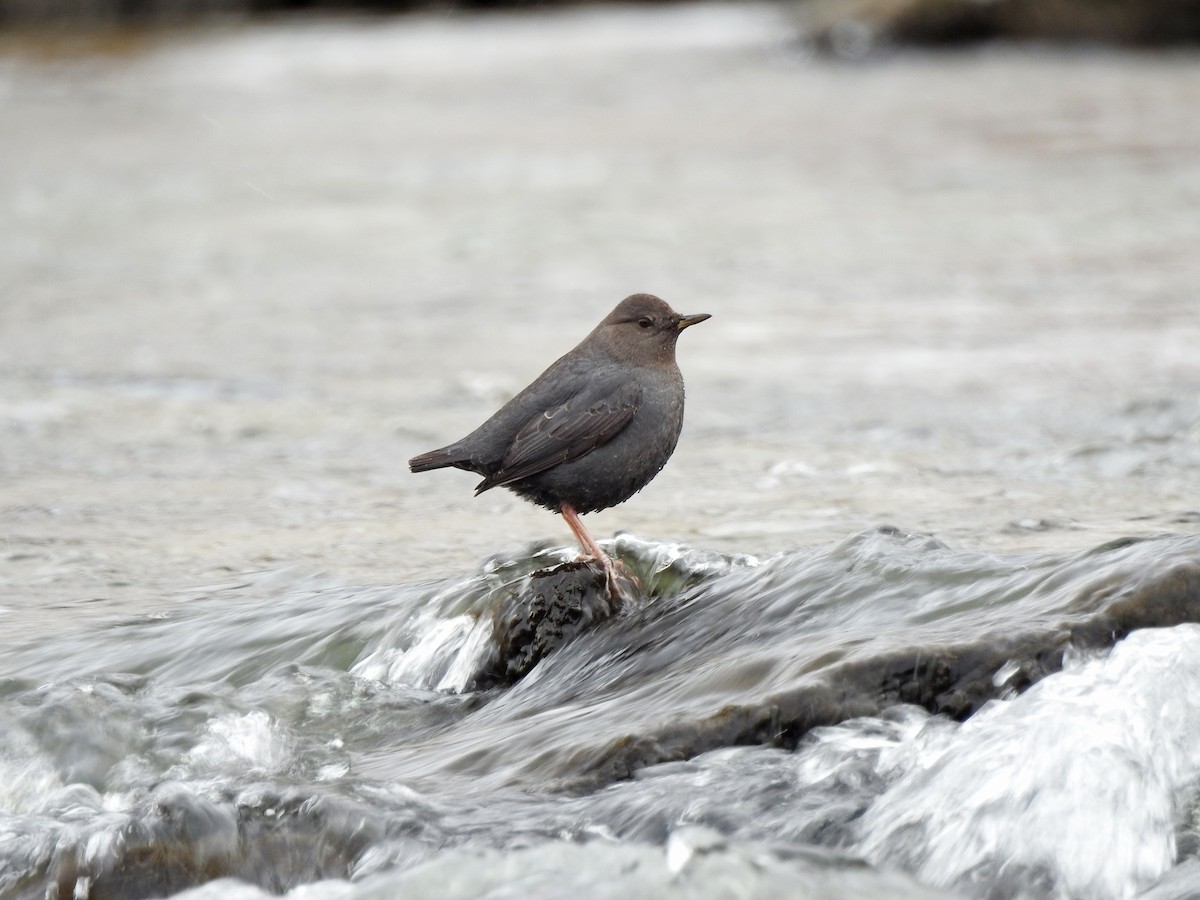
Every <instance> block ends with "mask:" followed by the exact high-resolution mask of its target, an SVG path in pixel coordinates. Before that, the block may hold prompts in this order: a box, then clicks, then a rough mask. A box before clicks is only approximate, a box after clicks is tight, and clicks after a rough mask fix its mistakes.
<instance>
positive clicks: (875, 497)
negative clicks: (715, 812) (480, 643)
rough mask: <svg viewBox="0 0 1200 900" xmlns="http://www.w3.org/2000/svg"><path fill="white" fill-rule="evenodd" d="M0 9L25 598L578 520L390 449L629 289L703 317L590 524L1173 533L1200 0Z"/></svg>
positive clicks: (13, 565) (730, 536)
mask: <svg viewBox="0 0 1200 900" xmlns="http://www.w3.org/2000/svg"><path fill="white" fill-rule="evenodd" d="M484 6H486V7H495V8H489V9H487V10H481V9H480V7H484ZM0 26H2V27H0V229H2V239H0V467H2V470H3V471H2V477H3V484H4V488H3V494H2V500H0V536H2V537H3V541H2V542H0V554H3V557H2V558H3V561H4V563H5V565H4V569H3V576H2V577H3V578H4V580H5V582H6V583H7V584H8V585H10V586H13V585H16V586H19V588H20V590H19V591H15V592H14V594H13V596H14V597H15V598H16V599H14V600H13V603H12V604H11V605H10V608H9V610H8V611H7V613H6V615H7V616H8V621H9V622H17V623H23V624H24V627H29V628H35V627H50V625H49V623H48V620H46V619H45V618H44V617H43V616H44V610H45V609H46V608H47V607H49V606H54V605H56V604H57V605H58V606H59V607H60V608H63V609H70V610H72V611H74V612H76V613H78V612H81V611H85V610H90V609H97V610H111V609H112V608H113V607H114V606H116V607H119V608H152V607H154V606H156V605H158V604H161V603H162V602H163V599H164V598H172V597H180V596H183V597H186V596H190V595H191V594H192V593H195V592H197V591H203V590H206V589H207V588H209V587H211V586H212V585H221V584H227V583H237V582H238V580H239V579H240V578H241V577H242V576H243V574H244V573H246V572H263V571H276V570H281V571H291V572H298V573H300V574H302V575H314V574H323V575H325V576H328V577H329V578H331V579H333V580H334V581H337V582H365V583H401V582H405V581H411V580H420V579H432V578H442V577H447V576H448V574H449V573H453V572H459V571H463V570H469V569H470V568H472V567H473V566H475V565H476V564H477V563H478V561H479V560H480V559H482V558H485V557H487V556H488V555H490V554H492V553H497V552H500V551H502V550H511V549H512V548H513V547H514V546H523V545H524V544H526V543H528V542H530V541H535V540H547V541H550V542H552V543H557V544H561V545H565V544H567V543H568V541H569V535H568V533H567V532H566V529H565V528H564V527H563V524H562V523H561V522H560V521H558V520H557V519H556V518H554V517H553V516H551V515H549V514H548V513H546V512H544V511H542V510H538V509H535V508H533V507H530V506H528V505H527V504H524V503H522V502H521V501H519V500H517V499H516V498H514V497H511V496H509V495H507V494H505V493H503V492H499V491H497V492H491V493H489V494H486V495H484V496H482V497H480V498H478V499H476V498H473V497H472V490H471V489H472V487H473V484H474V480H473V478H472V477H471V476H470V475H468V474H466V473H458V472H439V473H436V474H429V475H422V476H419V477H417V476H411V475H409V473H408V472H407V469H406V465H405V461H406V460H407V459H408V458H409V457H410V456H411V455H413V454H414V453H417V452H419V451H423V450H427V449H430V448H432V447H435V446H440V445H442V444H444V443H446V442H448V441H451V440H454V439H456V438H458V437H461V436H462V435H464V434H465V433H467V432H468V431H469V430H471V429H472V428H474V427H475V426H476V425H477V424H478V423H479V422H481V421H482V420H483V419H484V418H485V417H486V416H487V415H488V414H490V413H491V412H492V411H493V410H494V409H495V408H496V407H497V406H498V405H499V404H500V403H501V402H503V401H504V400H505V399H506V398H507V397H508V396H510V395H511V394H512V393H513V392H515V391H516V390H517V389H519V388H520V387H522V386H523V385H524V384H526V383H527V382H528V381H529V380H531V379H532V378H533V377H534V376H535V375H536V374H537V373H538V372H539V371H541V369H542V368H544V366H545V365H547V364H548V363H549V362H551V361H552V360H553V359H554V358H555V357H556V356H558V355H559V354H561V353H562V352H565V351H566V350H567V349H569V348H570V347H571V346H572V345H573V344H574V343H575V342H576V341H578V340H579V339H580V338H582V337H583V335H584V334H586V333H587V331H589V330H590V329H591V327H592V326H593V325H594V324H595V323H596V322H597V321H599V320H600V318H602V317H603V316H604V314H605V313H606V312H607V311H608V310H609V309H610V308H611V307H612V306H613V305H614V304H615V303H616V302H617V301H618V300H620V299H621V297H623V296H625V295H626V294H629V293H633V292H635V291H649V292H653V293H657V294H659V295H660V296H662V297H664V298H665V299H666V300H667V301H668V302H670V303H671V304H672V305H673V306H674V307H675V308H676V309H678V310H680V311H681V312H684V313H699V312H707V313H711V314H713V319H712V320H711V321H710V322H708V323H706V324H705V325H704V327H703V328H697V329H695V330H693V331H689V332H688V334H687V336H686V338H685V339H684V340H683V341H682V342H681V345H680V354H679V355H680V364H681V367H682V369H683V372H684V375H685V378H686V380H687V383H688V392H689V393H688V403H689V407H688V413H687V419H686V424H685V430H684V434H683V437H682V440H681V443H680V447H679V450H678V451H677V453H676V456H675V458H674V459H673V460H672V462H671V463H670V464H669V465H668V467H667V468H666V470H664V472H663V473H662V474H661V475H660V476H659V478H658V479H657V480H656V481H655V482H654V483H653V484H652V485H650V486H649V487H648V488H647V489H646V490H645V491H644V492H643V493H642V494H640V495H639V496H637V497H635V498H634V499H633V500H631V501H630V502H629V503H627V504H625V505H623V506H621V507H619V508H617V509H614V510H609V511H605V512H603V513H600V514H597V515H595V516H592V517H589V518H591V519H592V520H593V522H592V527H593V530H594V532H595V533H597V534H598V535H602V536H608V535H611V534H613V533H614V532H617V531H620V530H627V531H631V532H634V533H636V534H638V535H640V536H642V537H645V538H648V539H657V540H678V541H683V542H685V543H687V544H690V545H692V546H697V547H703V548H708V549H715V550H720V551H725V552H749V553H756V554H761V553H770V552H773V551H776V550H780V549H784V548H787V547H795V546H803V545H810V544H816V543H820V542H824V541H833V540H840V539H841V538H842V537H844V536H845V535H846V534H849V533H852V532H854V531H856V530H858V529H861V528H866V527H872V526H874V525H878V524H883V523H889V524H894V525H897V526H898V527H900V528H902V529H906V530H923V531H931V532H933V533H935V534H937V535H938V536H939V537H940V538H941V539H942V540H945V541H947V542H950V543H951V544H956V545H960V546H968V547H972V548H983V549H995V550H998V551H1004V550H1010V549H1055V548H1063V547H1086V546H1092V545H1094V544H1096V543H1098V542H1100V541H1102V540H1106V539H1109V538H1113V537H1119V536H1123V535H1129V534H1147V533H1154V532H1159V531H1180V530H1183V531H1192V532H1195V531H1197V530H1200V499H1197V494H1196V485H1197V483H1198V475H1200V401H1198V399H1197V398H1200V358H1198V355H1197V353H1196V348H1197V347H1198V346H1200V298H1198V297H1197V287H1196V286H1197V285H1198V284H1200V252H1197V248H1200V214H1198V211H1200V116H1197V115H1196V110H1197V109H1200V57H1198V56H1197V55H1196V53H1195V49H1194V47H1195V42H1196V41H1197V38H1198V37H1200V4H1197V3H1195V2H1183V0H1140V2H1134V0H1129V2H1119V0H1107V2H1102V0H1093V2H1082V0H1079V2H1071V0H1054V2H1034V0H994V2H987V3H979V2H956V0H912V2H905V0H877V2H868V0H863V2H823V0H822V2H817V0H809V2H801V3H795V4H778V5H777V4H762V3H703V4H692V3H672V4H667V5H655V4H648V3H647V4H638V5H625V4H621V5H587V6H572V5H557V4H555V5H549V4H538V5H536V6H529V5H523V4H518V5H513V6H506V5H504V4H494V3H490V2H481V3H466V4H452V5H444V4H412V5H409V4H390V3H382V2H380V3H328V4H321V3H315V2H312V3H308V2H266V0H263V2H236V0H194V2H185V0H176V2H167V0H159V2H153V0H143V2H135V0H94V2H83V0H75V2H66V0H63V2H54V0H37V2H34V0H0ZM35 620H36V621H37V622H39V623H42V624H39V625H35V624H34V622H35Z"/></svg>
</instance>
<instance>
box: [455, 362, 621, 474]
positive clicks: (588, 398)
mask: <svg viewBox="0 0 1200 900" xmlns="http://www.w3.org/2000/svg"><path fill="white" fill-rule="evenodd" d="M641 402H642V389H641V387H640V386H639V385H636V384H629V383H625V384H621V385H617V386H615V387H611V386H598V387H597V388H595V389H592V390H588V391H584V392H583V393H581V394H577V395H576V396H574V397H572V398H571V399H570V400H568V401H566V402H565V403H562V404H560V405H559V406H556V407H555V408H554V409H548V410H546V411H545V412H541V413H538V414H537V415H536V416H534V417H533V418H532V419H530V420H529V421H528V422H526V423H525V425H524V427H522V428H521V430H520V431H518V432H517V434H516V436H515V437H514V438H513V440H512V443H511V444H509V446H508V450H507V452H506V453H505V454H504V459H503V461H502V462H501V463H500V468H499V469H497V470H496V471H495V472H493V473H492V474H491V475H489V476H488V477H487V478H485V479H484V480H483V481H481V482H480V483H479V486H478V487H477V488H476V489H475V493H477V494H478V493H480V492H482V491H486V490H487V489H488V488H493V487H497V486H499V485H504V484H509V483H511V482H513V481H520V480H521V479H522V478H528V477H529V476H530V475H536V474H537V473H538V472H544V471H546V470H547V469H551V468H553V467H554V466H560V465H562V464H564V463H569V462H571V461H572V460H576V459H579V457H581V456H583V455H584V454H586V453H589V452H590V451H592V450H594V449H596V448H597V447H599V446H600V445H601V444H604V443H607V442H608V441H610V440H612V438H613V437H614V436H616V435H617V434H618V433H619V432H620V431H621V429H622V428H624V427H625V426H626V425H627V424H629V420H630V419H632V418H633V415H634V413H636V412H637V410H638V407H639V406H640V405H641Z"/></svg>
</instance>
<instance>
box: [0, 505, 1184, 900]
mask: <svg viewBox="0 0 1200 900" xmlns="http://www.w3.org/2000/svg"><path fill="white" fill-rule="evenodd" d="M615 549H616V550H617V552H618V553H619V554H620V556H621V557H622V559H623V560H624V561H625V562H626V564H627V565H628V566H629V568H630V569H632V570H633V571H634V572H635V573H637V574H638V575H639V577H640V578H641V580H642V582H643V591H642V592H640V593H639V595H638V596H637V597H636V598H634V599H633V600H632V601H631V602H628V603H626V604H625V605H624V606H623V608H621V609H619V610H617V611H610V612H609V613H608V614H600V615H596V616H595V617H594V618H593V619H592V620H590V621H586V622H584V623H583V624H582V625H581V626H580V627H579V628H578V629H577V630H576V632H575V633H574V634H573V635H568V636H566V637H565V638H561V636H560V638H561V639H559V640H554V641H550V642H549V643H548V644H547V645H546V646H545V647H544V653H542V655H541V656H540V658H539V659H538V660H537V661H536V662H535V663H534V664H533V665H532V666H531V667H530V668H528V670H527V671H525V672H524V673H522V674H521V677H518V678H517V679H516V680H515V682H511V683H499V684H494V685H493V686H492V687H490V688H486V689H479V690H474V691H472V690H466V688H467V687H468V686H469V685H470V684H471V682H472V680H473V679H475V678H476V677H477V676H478V674H479V673H480V672H482V671H484V670H485V669H487V668H488V667H489V666H492V662H493V658H494V656H495V654H496V653H497V648H498V646H499V645H500V644H501V643H502V641H501V629H502V627H505V626H504V623H505V622H506V621H507V620H505V619H502V618H500V617H497V616H496V615H495V613H496V611H497V610H498V609H500V608H501V607H503V606H504V605H505V604H510V605H511V604H514V603H515V604H516V605H517V606H518V607H520V608H521V609H522V610H525V611H526V612H527V613H528V614H529V615H528V618H530V619H538V620H541V621H545V617H544V616H542V615H541V614H540V613H538V614H535V613H534V610H536V609H538V606H537V604H538V603H539V602H543V603H544V602H547V599H546V598H547V596H549V597H550V601H549V602H567V603H569V604H570V605H571V606H572V608H575V609H578V608H581V606H582V607H583V608H587V609H593V610H594V609H598V608H600V607H598V606H596V601H598V600H600V599H602V598H601V595H600V594H599V593H597V588H596V584H595V583H590V584H588V585H587V587H586V589H585V590H584V592H583V594H584V596H583V597H582V601H581V598H580V597H579V596H576V595H570V596H569V597H567V598H566V600H565V601H564V600H563V597H562V596H561V595H559V596H558V597H555V596H554V593H555V592H554V591H553V590H550V591H548V592H547V591H546V590H545V589H542V593H541V595H539V596H535V594H536V590H535V588H534V587H533V586H532V585H533V583H534V582H533V580H531V579H530V577H529V576H530V573H531V572H532V571H533V570H535V569H536V568H538V567H539V566H540V567H544V566H546V565H548V564H552V563H553V562H554V558H555V557H556V556H558V555H559V554H557V553H551V552H548V551H545V550H543V551H534V552H531V553H528V554H522V555H520V556H518V557H515V558H503V557H497V558H493V559H491V560H488V561H487V563H486V564H485V565H484V566H483V567H482V568H481V569H480V570H479V571H477V572H475V573H471V574H468V575H464V576H461V577H457V578H454V579H451V580H449V581H446V582H438V583H432V584H426V585H420V586H411V587H397V588H376V589H347V588H321V587H319V586H311V585H305V584H293V585H288V586H286V588H281V587H280V586H278V585H277V586H276V587H275V589H274V592H273V596H269V597H267V596H263V597H260V599H257V600H244V601H241V602H231V601H230V599H229V598H227V597H220V596H217V597H214V598H211V599H206V600H196V601H194V602H191V603H189V604H187V605H186V606H185V607H183V608H181V609H178V610H175V611H172V612H171V613H169V614H161V615H154V616H139V617H131V618H129V619H128V620H127V621H122V622H119V623H113V624H112V625H110V626H109V627H107V628H104V629H102V630H100V631H95V630H92V629H85V630H79V631H77V632H74V633H71V632H64V633H62V634H59V635H57V636H56V638H55V640H54V641H52V642H40V643H38V644H36V645H24V646H21V645H19V644H18V645H12V644H10V645H6V646H5V648H4V651H5V660H6V664H7V666H8V668H9V670H10V671H15V672H19V673H20V674H19V675H18V676H12V677H8V678H6V679H4V681H3V682H2V683H0V692H2V696H3V700H2V702H0V717H2V721H3V728H2V729H0V734H2V735H3V737H2V738H0V740H2V744H0V765H2V767H3V768H2V772H0V774H2V778H0V784H2V785H3V786H2V787H0V797H2V800H3V804H2V805H3V809H4V810H5V813H4V817H3V825H2V828H3V831H2V833H3V835H4V841H3V844H2V847H3V849H2V850H0V853H2V859H3V864H4V867H3V869H2V870H0V871H2V872H3V875H2V876H0V879H2V880H0V888H2V889H3V892H4V895H5V896H6V897H22V898H23V897H30V898H33V897H42V896H46V895H47V885H52V886H53V885H57V890H58V894H57V896H60V897H67V896H91V897H149V896H161V895H162V894H163V893H170V892H172V891H176V890H181V889H183V888H187V887H190V886H193V885H200V886H199V887H197V888H196V891H195V893H194V894H189V896H197V897H199V896H203V897H221V896H230V895H233V896H239V895H241V896H260V894H259V893H258V891H259V890H262V891H271V892H274V891H280V890H284V891H286V890H289V889H291V888H295V887H298V886H300V885H306V884H308V883H310V882H314V881H323V882H325V883H323V884H322V885H321V886H320V887H319V888H313V889H311V890H309V889H305V892H304V893H303V894H302V896H305V897H308V896H330V897H346V896H349V897H376V896H379V897H382V896H399V895H402V894H404V895H407V894H406V893H405V892H408V891H414V892H416V893H417V894H418V895H421V896H448V897H471V896H479V895H480V894H481V893H485V892H486V891H487V890H491V891H494V892H495V893H494V894H488V895H489V896H509V895H516V894H517V893H524V894H526V895H529V894H532V895H535V896H566V895H567V894H568V893H571V892H576V891H578V890H581V889H582V890H586V891H587V892H588V893H589V894H595V895H598V896H617V895H619V894H626V895H628V894H630V893H632V895H634V896H654V895H658V894H660V893H661V894H664V895H667V896H670V895H673V894H679V895H681V896H695V895H701V896H729V895H736V896H780V897H783V896H797V895H798V894H797V892H801V893H802V892H803V891H804V890H811V891H812V892H813V893H814V894H815V895H818V896H823V895H828V896H863V897H871V896H885V895H886V896H921V897H927V896H928V897H932V896H940V891H939V889H945V890H947V891H949V892H950V893H951V894H954V893H957V894H959V895H961V896H997V897H999V896H1030V897H1060V896H1070V897H1089V898H1109V897H1114V898H1115V897H1126V896H1132V895H1134V894H1136V893H1138V892H1140V891H1144V890H1146V889H1149V888H1151V887H1152V886H1153V885H1154V884H1155V883H1156V882H1157V881H1159V880H1160V879H1162V878H1163V877H1164V876H1168V875H1169V874H1170V873H1171V872H1172V870H1173V869H1175V868H1176V867H1177V866H1180V865H1181V864H1186V862H1187V861H1188V860H1189V859H1191V858H1192V855H1193V853H1195V852H1196V851H1197V850H1198V849H1200V835H1197V834H1196V832H1195V831H1193V822H1194V817H1195V815H1196V813H1197V810H1198V809H1200V805H1198V801H1200V793H1198V792H1197V785H1198V784H1200V751H1198V750H1197V748H1200V625H1198V624H1195V623H1196V622H1200V538H1195V537H1174V538H1172V537H1163V538H1159V539H1148V540H1142V541H1133V542H1117V543H1115V544H1112V545H1107V546H1103V547H1098V548H1095V549H1094V550H1091V551H1087V552H1082V553H1067V554H1047V555H1032V554H1021V555H1007V556H983V555H979V554H976V553H968V552H963V551H955V550H951V549H949V548H947V547H945V546H944V545H942V544H940V543H939V542H938V541H936V540H933V539H931V538H929V537H927V536H920V535H905V534H901V533H899V532H896V531H895V530H893V529H883V530H879V531H873V532H865V533H862V534H859V535H855V536H853V537H851V538H849V539H847V540H845V541H843V542H841V543H839V544H836V545H832V546H825V547H819V548H815V549H812V550H808V551H803V552H791V553H785V554H782V555H779V556H775V557H772V558H768V559H762V560H759V559H754V558H751V557H737V558H725V557H721V556H717V555H714V554H708V553H698V552H695V551H691V550H688V549H687V548H683V547H679V546H675V545H657V544H648V543H644V542H640V541H636V540H634V539H632V538H624V539H621V540H620V541H619V542H617V544H616V545H615ZM539 597H540V599H539ZM603 605H604V604H603V603H601V604H600V606H603ZM544 612H545V609H544V608H543V609H541V613H544ZM535 630H536V629H535ZM525 642H526V643H530V642H531V639H530V638H529V636H528V633H526V638H525ZM492 668H494V666H492ZM1185 871H1186V867H1185ZM904 873H907V874H904ZM221 878H237V879H241V880H244V881H246V882H249V883H251V884H254V885H257V886H258V887H257V888H255V889H251V888H250V887H249V886H246V885H243V886H242V887H237V888H235V887H234V886H233V885H231V884H230V883H227V882H216V883H213V884H208V885H207V886H206V885H205V882H209V881H211V880H214V879H221ZM1187 884H1189V885H1190V886H1191V887H1192V888H1195V889H1200V882H1197V881H1195V880H1194V879H1192V878H1191V877H1190V876H1189V877H1188V878H1187ZM50 890H51V894H52V893H53V888H51V889H50ZM298 896H300V895H299V894H298ZM1165 896H1169V894H1167V895H1165Z"/></svg>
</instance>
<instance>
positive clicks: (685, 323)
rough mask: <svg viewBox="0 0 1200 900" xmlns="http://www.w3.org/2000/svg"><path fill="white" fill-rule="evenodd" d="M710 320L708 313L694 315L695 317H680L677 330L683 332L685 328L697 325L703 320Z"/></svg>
mask: <svg viewBox="0 0 1200 900" xmlns="http://www.w3.org/2000/svg"><path fill="white" fill-rule="evenodd" d="M711 318H712V316H711V315H709V314H708V313H696V315H694V316H680V317H679V330H680V331H683V329H685V328H688V327H690V326H692V325H699V324H700V323H701V322H703V321H704V320H705V319H711Z"/></svg>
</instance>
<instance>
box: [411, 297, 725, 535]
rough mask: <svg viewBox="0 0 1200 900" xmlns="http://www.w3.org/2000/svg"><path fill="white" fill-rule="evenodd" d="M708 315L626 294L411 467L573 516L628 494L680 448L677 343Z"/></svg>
mask: <svg viewBox="0 0 1200 900" xmlns="http://www.w3.org/2000/svg"><path fill="white" fill-rule="evenodd" d="M707 318H709V317H708V315H707V314H703V315H695V316H681V315H679V314H678V313H676V312H675V311H674V310H672V309H671V307H669V306H668V305H667V304H666V303H664V302H663V301H662V300H660V299H659V298H657V297H654V296H651V295H650V294H634V295H633V296H631V297H626V298H625V299H624V300H622V301H621V302H620V303H619V304H617V307H616V308H615V309H614V310H613V311H612V312H611V313H609V314H608V316H606V317H605V319H604V320H603V321H602V322H601V323H600V324H599V325H597V326H596V327H595V329H593V330H592V332H591V334H589V335H588V336H587V337H586V338H584V339H583V341H581V342H580V343H579V345H578V346H576V347H575V348H574V349H572V350H571V351H570V352H568V353H567V354H565V355H564V356H562V357H561V358H560V359H558V360H557V361H556V362H555V363H554V364H553V365H551V366H550V367H549V368H548V369H546V371H545V372H543V373H542V374H541V375H539V376H538V378H537V379H536V380H535V381H534V382H533V383H532V384H531V385H529V387H527V388H525V390H523V391H521V392H520V393H519V394H517V395H516V396H515V397H513V399H512V400H510V401H509V402H508V403H506V404H505V405H504V406H503V407H501V409H500V410H499V411H498V412H497V413H496V414H495V415H493V416H492V417H491V418H490V419H488V420H487V421H486V422H484V423H483V424H482V425H481V426H479V427H478V428H477V429H475V430H474V431H473V432H471V433H470V434H469V435H467V436H466V437H465V438H463V439H462V440H460V441H456V442H455V443H453V444H450V445H449V446H447V447H442V448H441V449H439V450H432V451H430V452H428V453H422V454H421V455H420V456H415V457H413V458H412V459H411V460H409V467H410V468H411V469H412V471H414V472H425V471H428V470H430V469H439V468H443V467H446V466H453V467H455V468H459V469H466V470H468V471H471V472H476V473H478V474H479V475H482V476H483V480H482V481H481V482H479V485H478V486H477V487H476V493H477V494H478V493H481V492H482V491H486V490H489V489H491V488H493V487H506V488H508V489H509V490H511V491H513V492H515V493H517V494H519V495H520V496H522V497H524V498H525V499H527V500H531V501H532V502H534V503H537V504H539V505H541V506H544V507H547V508H548V509H553V510H555V511H556V512H563V514H564V516H566V517H567V518H568V522H569V523H570V522H571V521H572V519H574V515H573V514H574V513H587V512H592V511H594V510H598V509H606V508H607V507H610V506H615V505H616V504H618V503H622V502H624V501H625V500H628V499H629V498H630V497H632V496H633V495H634V494H635V493H637V492H638V491H639V490H641V489H642V488H643V487H645V486H646V485H647V484H648V483H649V482H650V480H651V479H652V478H654V476H655V475H657V474H658V473H659V471H660V470H661V469H662V467H663V466H664V465H665V464H666V462H667V460H668V459H670V457H671V454H672V453H673V452H674V450H675V444H676V442H677V441H678V439H679V432H680V429H681V428H682V426H683V376H682V375H680V373H679V366H678V365H676V363H675V342H676V340H677V339H678V337H679V335H680V333H681V332H682V331H683V329H684V328H687V327H688V326H690V325H694V324H696V323H697V322H702V321H704V320H705V319H707ZM574 521H575V522H577V521H578V520H577V519H574ZM572 528H573V529H574V528H575V525H574V524H572ZM577 536H578V534H577ZM582 542H583V539H582V538H581V543H582Z"/></svg>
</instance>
